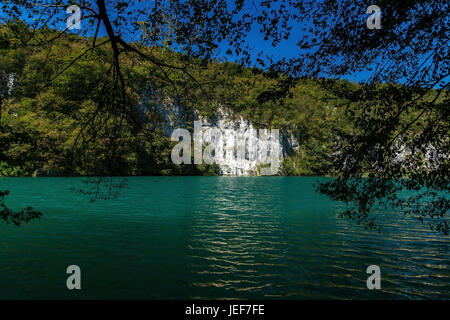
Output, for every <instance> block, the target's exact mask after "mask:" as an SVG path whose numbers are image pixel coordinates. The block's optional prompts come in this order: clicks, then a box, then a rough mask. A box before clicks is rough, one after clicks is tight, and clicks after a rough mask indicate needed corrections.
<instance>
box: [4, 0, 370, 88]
mask: <svg viewBox="0 0 450 320" xmlns="http://www.w3.org/2000/svg"><path fill="white" fill-rule="evenodd" d="M230 2H233V1H231V0H230ZM153 3H154V2H153V1H146V2H145V3H136V4H135V5H136V6H139V7H141V8H142V7H147V8H148V10H151V9H152V6H153ZM60 10H61V13H60V14H61V17H62V19H63V22H60V23H58V24H56V25H55V27H56V28H58V29H64V28H65V27H66V25H65V20H66V19H67V18H68V17H69V16H70V14H68V13H66V9H65V8H61V9H60ZM246 10H255V9H254V8H246ZM362 13H363V14H364V10H363V11H362ZM83 14H87V13H83ZM110 14H113V12H112V10H111V11H110ZM1 18H3V19H4V18H7V17H5V15H4V14H3V13H1V12H0V19H1ZM112 18H113V17H112ZM3 19H1V20H3ZM24 20H27V18H25V17H24ZM30 22H31V21H30ZM82 23H83V24H84V27H83V28H85V27H86V25H87V23H85V22H82ZM258 28H259V27H256V28H254V29H253V30H252V32H250V33H249V34H248V36H247V41H248V43H249V45H250V47H253V48H255V52H259V51H263V52H264V54H265V55H267V56H271V57H272V58H273V60H274V61H278V60H280V59H282V58H293V57H296V56H297V54H298V52H299V48H298V47H297V45H296V41H297V40H296V39H298V38H299V35H298V32H300V31H299V30H301V29H300V27H299V26H298V28H296V26H295V24H293V29H292V34H293V35H294V36H291V37H290V38H289V39H288V40H282V41H281V42H280V43H279V44H278V45H277V46H276V47H274V46H272V44H271V43H270V42H269V41H265V40H264V38H263V35H262V34H260V33H259V32H258ZM72 32H75V33H79V32H78V31H77V30H74V31H72ZM296 32H297V34H296ZM83 33H85V34H88V35H89V34H91V35H92V34H93V33H94V30H86V29H84V30H83ZM105 34H106V32H105V31H104V30H102V29H100V35H105ZM124 38H125V40H127V41H133V40H135V36H133V35H132V34H127V33H126V32H125V34H124ZM219 48H220V50H219V52H218V54H217V58H220V59H221V60H229V61H230V60H231V61H233V60H234V59H236V57H235V56H226V55H225V54H224V53H225V51H226V49H227V45H226V44H221V45H220V46H219ZM255 61H256V58H254V59H253V61H252V62H253V63H252V64H254V63H255ZM369 76H370V72H362V73H359V74H354V75H351V76H346V77H344V78H346V79H349V80H352V81H356V82H359V81H363V80H365V79H367V78H368V77H369Z"/></svg>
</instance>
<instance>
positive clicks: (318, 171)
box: [0, 22, 357, 176]
mask: <svg viewBox="0 0 450 320" xmlns="http://www.w3.org/2000/svg"><path fill="white" fill-rule="evenodd" d="M0 30H1V33H0V70H1V71H0V72H1V73H2V79H3V80H2V95H1V119H0V120H1V135H0V175H1V176H29V175H32V174H33V173H34V172H35V171H36V170H38V173H43V174H46V173H49V174H59V175H108V174H119V175H153V174H214V170H213V168H210V167H208V166H206V165H198V166H194V165H192V166H184V167H183V166H176V165H174V164H173V163H172V162H171V160H170V150H171V148H172V146H173V143H172V142H170V140H169V138H168V137H166V136H164V135H163V130H162V128H161V123H160V118H159V116H158V114H157V113H156V112H153V111H152V110H153V109H152V106H147V109H145V113H144V112H139V110H140V109H139V108H136V110H137V111H135V117H134V121H137V122H139V124H140V126H139V128H140V129H137V128H136V126H133V127H132V126H127V125H126V122H125V121H122V122H120V123H118V121H121V120H120V118H119V119H118V118H117V117H111V113H112V114H114V112H115V111H114V110H112V111H111V112H108V113H106V112H105V113H103V112H101V110H99V109H98V108H97V106H98V105H99V104H104V103H105V101H104V100H103V99H104V97H105V92H107V91H108V90H111V86H113V85H114V84H113V83H112V82H111V83H110V82H108V81H103V80H104V79H105V78H106V75H108V73H110V72H112V71H111V66H110V64H109V61H111V59H110V56H111V55H112V52H111V50H110V49H109V47H108V46H98V44H101V43H102V42H104V41H107V39H102V38H99V39H96V43H93V39H92V38H90V39H86V38H82V37H79V36H77V35H67V34H59V33H58V32H56V31H54V30H50V29H40V30H37V31H31V30H29V29H28V28H27V27H26V25H25V24H22V23H20V22H17V23H10V24H8V25H3V26H1V29H0ZM50 39H54V40H53V41H51V45H50V46H47V45H46V44H47V43H48V42H49V40H50ZM89 48H90V50H86V49H89ZM141 50H144V51H145V52H148V53H149V54H151V55H152V56H153V57H157V58H158V59H159V60H160V61H164V62H165V63H168V64H171V65H177V64H180V65H181V63H183V65H185V64H186V62H189V61H190V62H192V63H190V68H189V70H188V71H189V76H187V75H186V73H183V72H180V73H179V74H178V75H177V73H176V72H175V71H172V74H171V79H172V80H171V81H170V82H169V81H167V80H166V78H165V77H164V74H163V72H164V71H163V70H161V69H159V68H157V67H156V66H155V65H154V64H150V63H148V61H147V60H145V59H142V58H141V57H139V56H132V57H127V58H126V60H124V61H122V63H123V65H124V66H125V68H124V77H126V78H127V82H128V83H132V84H133V86H134V87H133V88H131V89H130V92H129V94H130V96H132V97H133V103H134V104H135V105H139V104H141V103H142V100H143V99H142V98H143V97H144V96H147V98H148V97H149V96H157V97H158V99H159V100H161V99H171V101H175V103H177V104H180V105H183V106H185V107H186V108H187V109H189V108H194V109H196V110H198V112H199V113H200V114H202V115H205V116H212V115H214V114H215V112H216V108H217V106H219V105H220V106H224V107H225V108H227V109H229V110H231V111H232V112H233V113H235V114H239V115H241V116H243V117H244V118H245V119H249V120H251V121H252V122H253V123H254V125H255V126H256V127H258V128H278V129H280V132H281V133H282V134H283V133H285V134H293V135H294V136H296V137H298V139H299V142H300V148H299V149H298V150H297V151H296V152H294V154H292V155H291V156H290V157H287V158H285V159H284V161H283V163H282V167H281V172H280V173H281V174H285V175H326V174H330V172H326V170H324V169H323V168H324V167H325V166H324V163H325V162H326V159H327V155H328V154H329V153H330V152H331V146H332V145H331V144H332V143H334V142H332V141H333V140H334V139H332V138H333V134H334V129H335V128H337V127H340V128H344V129H347V130H350V129H351V128H345V127H346V126H347V127H348V124H347V122H346V121H345V116H344V108H343V106H345V101H342V100H339V99H337V98H336V99H335V98H334V96H333V94H332V92H331V90H325V89H324V88H323V86H321V85H320V84H319V81H318V80H315V81H313V80H308V79H292V78H290V77H286V76H283V75H281V74H277V73H272V72H270V71H262V70H260V69H256V68H253V69H251V68H244V67H241V66H239V65H237V64H234V63H228V62H220V61H195V60H194V59H192V58H190V57H187V56H186V55H183V54H181V53H175V52H173V51H171V50H169V49H166V48H141ZM83 52H86V53H85V54H83ZM76 57H79V58H78V59H76V60H75V61H74V62H72V61H73V60H74V59H75V58H76ZM10 75H13V78H12V76H10ZM148 78H151V79H152V81H151V82H149V81H148ZM173 79H175V80H173ZM338 86H346V87H352V86H353V87H355V88H356V87H357V86H356V85H353V84H351V83H349V82H346V81H339V83H338ZM280 88H281V89H280ZM280 90H281V91H283V90H287V91H288V92H289V94H287V95H286V94H284V92H281V91H280ZM153 100H155V99H153ZM146 101H148V99H147V100H146ZM150 101H152V99H150ZM141 111H142V110H141ZM124 123H125V125H124ZM117 131H120V137H121V138H120V139H111V138H110V137H111V136H112V135H117V134H118V133H117ZM113 143H114V144H115V145H114V148H113V146H112V145H111V144H113ZM113 160H114V161H113Z"/></svg>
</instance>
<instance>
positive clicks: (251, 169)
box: [140, 94, 299, 176]
mask: <svg viewBox="0 0 450 320" xmlns="http://www.w3.org/2000/svg"><path fill="white" fill-rule="evenodd" d="M150 96H151V97H154V96H155V95H154V94H151V95H150ZM140 109H141V111H142V112H143V113H145V112H147V111H149V110H150V109H151V111H152V112H156V113H157V114H158V115H159V116H160V118H161V119H160V120H161V126H162V128H163V130H164V133H165V135H166V136H167V137H170V136H171V134H172V132H173V131H174V130H175V129H177V128H186V129H188V130H189V131H190V132H191V134H192V135H193V128H194V126H193V123H194V121H201V122H202V133H203V134H205V133H206V132H207V131H208V130H210V129H217V130H219V131H220V132H221V133H222V134H221V136H220V140H219V141H218V144H219V145H221V146H222V148H221V149H220V150H219V152H221V153H223V157H222V161H218V162H217V165H218V167H219V170H218V171H219V174H221V175H229V176H250V175H257V174H259V168H260V166H261V163H262V159H261V157H262V154H261V152H258V153H257V156H256V157H253V158H252V157H251V156H249V155H248V154H246V156H245V159H239V158H238V157H237V156H236V145H237V143H236V141H237V140H238V139H245V137H243V135H244V134H245V132H251V131H253V130H256V131H258V130H259V129H265V128H259V127H258V128H257V127H255V126H254V124H253V123H252V122H251V121H249V120H247V119H244V118H243V117H242V116H240V115H237V114H233V113H231V112H230V111H228V110H227V109H226V108H224V107H221V106H218V107H217V108H215V109H216V112H215V115H214V116H213V117H209V118H207V117H205V116H201V115H200V114H199V112H198V111H197V110H191V109H189V110H186V109H185V108H184V107H183V106H180V105H177V104H176V103H174V102H173V101H171V100H170V99H166V100H162V99H161V100H158V101H155V100H154V98H152V99H150V98H148V96H147V98H146V99H143V101H142V104H141V108H140ZM244 141H245V140H244ZM265 141H267V143H268V144H269V146H270V150H279V151H280V152H279V153H278V154H279V161H280V162H281V161H282V159H283V158H284V157H285V156H287V155H290V154H292V152H293V151H295V150H296V149H298V147H299V139H298V137H296V136H294V135H293V134H291V133H290V132H288V131H287V130H283V129H282V128H280V129H279V137H278V139H277V140H276V141H275V140H274V139H273V137H272V136H270V135H269V136H268V137H267V138H266V139H265ZM261 142H262V141H261V136H258V137H257V138H256V141H253V142H252V143H254V144H256V145H257V146H258V145H260V143H261ZM269 154H270V151H269ZM233 155H234V156H233ZM269 156H270V155H269Z"/></svg>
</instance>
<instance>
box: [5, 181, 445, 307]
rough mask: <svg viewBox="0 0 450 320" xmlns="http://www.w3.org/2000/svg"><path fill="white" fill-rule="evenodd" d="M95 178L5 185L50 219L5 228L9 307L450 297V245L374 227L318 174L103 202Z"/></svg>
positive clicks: (132, 194)
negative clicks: (372, 275) (95, 193)
mask: <svg viewBox="0 0 450 320" xmlns="http://www.w3.org/2000/svg"><path fill="white" fill-rule="evenodd" d="M83 180H85V179H82V178H37V179H33V178H3V179H0V190H5V189H6V190H9V191H10V192H11V194H10V195H9V196H8V197H7V198H6V204H7V205H8V206H9V207H10V208H13V209H20V208H23V207H25V206H32V207H34V208H35V209H37V210H39V211H41V212H43V214H44V215H43V217H42V218H41V219H40V220H36V221H32V222H30V223H28V224H26V225H23V226H20V227H16V226H13V225H8V224H5V223H2V222H0V299H18V298H20V299H29V298H39V299H94V298H100V299H191V298H200V299H219V298H227V299H336V298H337V299H355V298H361V299H429V298H434V299H450V239H449V237H447V238H446V237H444V236H442V235H440V234H437V233H435V232H432V231H430V230H428V229H427V228H426V227H425V226H423V225H421V224H420V223H419V222H418V221H417V220H416V219H413V218H405V217H404V216H403V215H401V214H399V213H395V212H380V213H379V216H380V217H381V221H382V222H383V225H384V227H383V230H382V233H381V234H379V233H376V232H367V231H364V230H363V229H362V228H361V227H359V226H357V225H355V224H354V223H353V222H351V221H348V220H342V219H339V218H338V217H337V215H338V213H339V212H340V211H341V210H342V209H343V205H342V204H340V203H337V202H332V201H330V200H328V199H327V198H326V197H324V196H320V195H319V194H317V193H315V192H314V189H313V187H312V185H311V183H313V182H314V181H317V180H318V178H300V177H133V178H127V183H128V187H126V188H123V189H122V190H121V193H120V195H119V196H118V198H116V199H114V200H97V201H96V202H90V201H89V197H88V196H86V195H83V194H80V193H77V192H74V191H73V190H72V188H74V189H81V188H85V184H83V183H82V181H83ZM69 265H78V266H80V268H81V274H82V276H81V279H82V280H81V286H82V289H81V290H68V289H67V288H66V279H67V277H68V275H67V274H66V268H67V267H68V266H69ZM369 265H378V266H379V267H380V268H381V287H382V288H381V289H380V290H368V289H367V287H366V279H367V278H368V276H369V275H368V274H366V269H367V267H368V266H369Z"/></svg>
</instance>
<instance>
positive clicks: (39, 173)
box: [33, 168, 60, 178]
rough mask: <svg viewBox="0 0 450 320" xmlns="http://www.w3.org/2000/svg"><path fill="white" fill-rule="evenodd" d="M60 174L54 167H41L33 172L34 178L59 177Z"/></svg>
mask: <svg viewBox="0 0 450 320" xmlns="http://www.w3.org/2000/svg"><path fill="white" fill-rule="evenodd" d="M59 176H60V174H59V172H58V171H56V170H52V169H48V170H47V169H42V168H39V169H37V170H36V171H34V173H33V178H36V177H59Z"/></svg>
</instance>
